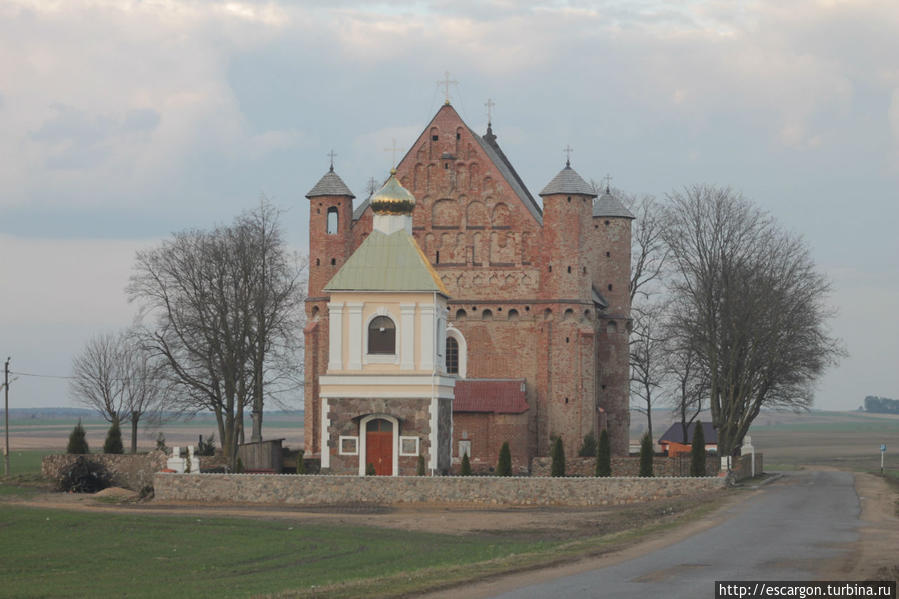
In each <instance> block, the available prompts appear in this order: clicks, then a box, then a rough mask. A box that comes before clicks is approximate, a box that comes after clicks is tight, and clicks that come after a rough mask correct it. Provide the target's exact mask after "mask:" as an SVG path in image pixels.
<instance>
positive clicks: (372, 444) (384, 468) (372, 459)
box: [365, 418, 393, 476]
mask: <svg viewBox="0 0 899 599" xmlns="http://www.w3.org/2000/svg"><path fill="white" fill-rule="evenodd" d="M365 463H366V465H367V464H372V465H373V466H374V467H375V474H377V475H378V476H391V475H392V474H393V424H392V423H391V422H390V421H388V420H384V419H381V418H379V419H377V420H369V422H368V424H367V425H366V426H365Z"/></svg>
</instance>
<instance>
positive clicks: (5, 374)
mask: <svg viewBox="0 0 899 599" xmlns="http://www.w3.org/2000/svg"><path fill="white" fill-rule="evenodd" d="M3 393H4V395H5V400H4V406H3V407H4V409H3V413H4V414H5V415H6V446H5V447H4V451H3V476H5V477H7V478H8V477H9V357H7V358H6V364H5V365H4V366H3Z"/></svg>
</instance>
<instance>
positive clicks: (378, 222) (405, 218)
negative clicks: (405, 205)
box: [372, 212, 412, 235]
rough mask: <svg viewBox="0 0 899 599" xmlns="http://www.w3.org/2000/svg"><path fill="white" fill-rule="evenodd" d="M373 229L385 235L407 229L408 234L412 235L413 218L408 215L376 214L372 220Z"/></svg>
mask: <svg viewBox="0 0 899 599" xmlns="http://www.w3.org/2000/svg"><path fill="white" fill-rule="evenodd" d="M372 229H374V230H375V231H380V232H381V233H384V234H385V235H390V234H392V233H396V232H397V231H402V230H403V229H405V230H406V233H408V234H409V235H412V217H411V216H409V215H408V214H378V213H377V212H376V213H375V216H374V218H373V219H372Z"/></svg>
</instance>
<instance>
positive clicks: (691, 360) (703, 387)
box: [665, 309, 708, 441]
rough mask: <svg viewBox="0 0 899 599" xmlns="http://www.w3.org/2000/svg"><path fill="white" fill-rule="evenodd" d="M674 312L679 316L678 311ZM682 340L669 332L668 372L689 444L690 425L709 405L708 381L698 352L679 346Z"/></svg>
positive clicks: (666, 367)
mask: <svg viewBox="0 0 899 599" xmlns="http://www.w3.org/2000/svg"><path fill="white" fill-rule="evenodd" d="M673 311H674V312H675V314H676V309H675V310H673ZM675 318H676V316H675ZM669 328H670V324H669ZM679 341H681V339H679V338H678V337H677V336H676V335H674V334H671V333H669V335H668V346H667V347H666V348H665V370H666V372H667V377H668V380H669V386H670V388H671V392H670V397H671V404H672V407H673V408H674V413H675V415H676V416H677V418H678V420H679V421H680V423H681V431H682V432H683V435H684V437H683V438H684V440H685V441H686V439H687V438H688V435H687V431H688V429H689V427H690V424H692V423H693V421H694V420H696V418H697V417H698V416H699V414H700V413H701V412H702V410H703V407H704V406H705V404H706V401H705V397H706V396H707V395H708V380H707V377H706V376H705V371H704V370H703V369H702V365H701V364H700V362H699V356H698V355H697V354H696V351H695V350H694V349H693V348H692V347H691V346H690V345H689V344H686V345H682V344H679V343H678V342H679Z"/></svg>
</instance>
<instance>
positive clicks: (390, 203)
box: [370, 169, 415, 214]
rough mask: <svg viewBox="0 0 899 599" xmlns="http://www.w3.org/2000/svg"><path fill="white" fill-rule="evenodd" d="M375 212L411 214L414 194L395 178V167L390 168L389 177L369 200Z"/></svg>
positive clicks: (413, 205)
mask: <svg viewBox="0 0 899 599" xmlns="http://www.w3.org/2000/svg"><path fill="white" fill-rule="evenodd" d="M370 203H371V209H372V211H373V212H374V213H375V214H412V209H413V208H414V207H415V196H414V195H412V192H410V191H409V190H408V189H406V188H405V187H403V186H402V185H401V184H400V182H399V181H397V179H396V169H391V170H390V178H389V179H387V183H385V184H384V186H383V187H382V188H381V189H379V190H378V191H377V192H376V193H375V194H374V195H373V196H372V197H371V200H370Z"/></svg>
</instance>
